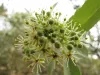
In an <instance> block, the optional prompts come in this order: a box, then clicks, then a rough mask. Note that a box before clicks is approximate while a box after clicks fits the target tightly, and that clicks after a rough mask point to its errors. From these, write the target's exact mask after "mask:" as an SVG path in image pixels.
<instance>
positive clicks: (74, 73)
mask: <svg viewBox="0 0 100 75" xmlns="http://www.w3.org/2000/svg"><path fill="white" fill-rule="evenodd" d="M64 75H82V74H81V72H80V70H79V68H78V66H76V65H75V64H74V63H73V61H72V60H71V59H70V58H69V61H68V67H67V63H65V64H64Z"/></svg>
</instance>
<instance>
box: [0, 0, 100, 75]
mask: <svg viewBox="0 0 100 75" xmlns="http://www.w3.org/2000/svg"><path fill="white" fill-rule="evenodd" d="M70 1H73V0H70ZM73 6H74V9H75V10H77V9H78V8H79V7H80V6H79V5H75V4H73ZM28 15H29V14H28V13H27V12H15V13H12V14H10V15H9V14H7V9H6V7H5V6H4V5H3V4H1V5H0V21H2V24H3V25H4V26H5V29H3V30H1V31H0V75H32V73H31V69H30V68H27V66H28V64H29V63H26V62H24V61H23V60H22V53H21V52H20V51H18V50H16V49H15V48H14V43H15V42H14V41H15V38H16V37H17V36H18V35H19V34H22V35H23V31H24V23H23V21H24V19H25V18H27V17H28ZM9 27H10V28H9ZM94 30H95V31H94ZM94 32H95V33H96V36H95V35H94V34H93V33H94ZM84 38H87V40H84V41H83V42H84V43H85V44H86V45H87V46H88V53H89V55H88V58H87V59H86V58H85V59H84V58H82V59H81V60H80V61H79V62H78V66H79V67H80V68H81V71H82V75H99V74H100V26H99V22H98V23H97V24H96V25H95V26H94V27H93V28H92V29H91V30H90V31H88V32H87V34H86V35H85V36H84ZM53 74H54V75H63V72H62V67H61V66H59V65H58V66H57V68H56V69H55V70H54V72H53ZM33 75H34V73H33ZM41 75H47V69H46V68H43V71H42V72H41Z"/></svg>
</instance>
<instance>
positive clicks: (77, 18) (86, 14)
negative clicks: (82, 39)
mask: <svg viewBox="0 0 100 75" xmlns="http://www.w3.org/2000/svg"><path fill="white" fill-rule="evenodd" d="M99 19H100V0H86V2H85V3H84V5H83V6H82V7H81V8H79V9H78V10H77V11H76V12H75V14H74V15H73V16H72V17H71V18H70V20H73V21H74V22H77V23H80V24H81V27H80V29H79V30H82V29H84V30H85V31H88V30H89V29H90V28H92V27H93V26H94V25H95V24H96V23H97V22H98V21H99Z"/></svg>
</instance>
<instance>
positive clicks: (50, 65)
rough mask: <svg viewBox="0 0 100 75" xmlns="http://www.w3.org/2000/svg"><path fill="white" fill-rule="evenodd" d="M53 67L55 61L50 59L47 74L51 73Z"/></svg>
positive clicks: (50, 74)
mask: <svg viewBox="0 0 100 75" xmlns="http://www.w3.org/2000/svg"><path fill="white" fill-rule="evenodd" d="M54 69H55V61H51V62H50V63H49V65H48V75H52V73H53V70H54Z"/></svg>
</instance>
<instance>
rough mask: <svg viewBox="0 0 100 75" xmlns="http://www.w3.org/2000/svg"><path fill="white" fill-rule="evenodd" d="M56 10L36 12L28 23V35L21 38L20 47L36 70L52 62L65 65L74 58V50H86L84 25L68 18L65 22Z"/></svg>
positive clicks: (18, 44) (51, 8) (26, 32)
mask: <svg viewBox="0 0 100 75" xmlns="http://www.w3.org/2000/svg"><path fill="white" fill-rule="evenodd" d="M54 7H55V5H53V6H52V7H50V11H45V10H42V11H41V13H37V12H35V16H31V17H30V18H29V19H27V20H26V21H25V24H26V27H27V28H26V30H25V35H24V36H20V37H18V38H17V40H18V43H17V44H16V46H17V47H18V48H20V49H22V50H23V51H22V52H23V54H24V58H25V61H32V64H34V65H33V67H35V66H37V68H41V67H40V66H43V64H44V63H45V62H47V61H48V60H49V61H53V60H55V61H57V62H59V63H61V64H62V61H60V60H62V59H63V58H69V57H71V55H72V53H73V52H75V50H74V48H82V44H81V42H80V40H81V36H82V34H81V32H82V31H79V30H78V29H79V27H80V24H78V23H74V22H73V21H72V20H71V21H66V18H64V21H63V22H61V21H60V16H61V13H59V12H56V13H53V8H54ZM69 55H70V56H69ZM71 58H72V57H71Z"/></svg>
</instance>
